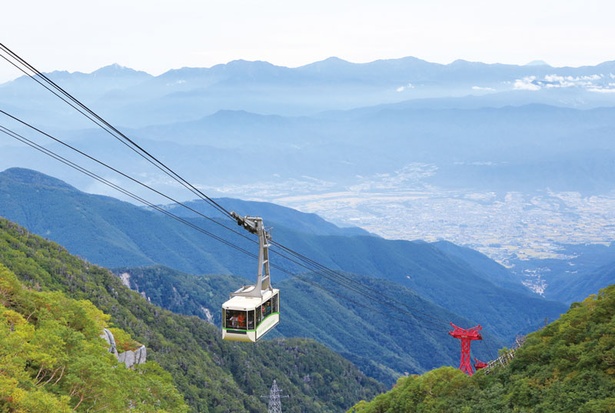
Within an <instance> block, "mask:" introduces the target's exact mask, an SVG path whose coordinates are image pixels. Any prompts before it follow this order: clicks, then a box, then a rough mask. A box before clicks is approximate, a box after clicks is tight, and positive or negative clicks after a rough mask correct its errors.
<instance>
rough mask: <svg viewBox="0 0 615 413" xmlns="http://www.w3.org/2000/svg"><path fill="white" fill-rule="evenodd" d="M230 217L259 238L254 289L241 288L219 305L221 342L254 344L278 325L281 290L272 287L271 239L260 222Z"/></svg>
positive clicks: (254, 218) (247, 286)
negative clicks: (222, 340)
mask: <svg viewBox="0 0 615 413" xmlns="http://www.w3.org/2000/svg"><path fill="white" fill-rule="evenodd" d="M232 215H233V217H234V218H235V219H236V220H237V222H238V223H239V224H240V225H242V226H243V227H244V228H245V229H247V230H248V231H250V232H251V233H253V234H256V235H257V236H258V241H259V251H258V273H257V277H256V284H255V285H246V286H243V287H241V288H240V289H238V290H237V291H235V292H233V293H231V297H230V299H229V300H227V301H226V302H224V304H222V338H223V339H224V340H230V341H251V342H256V341H258V340H259V339H261V338H262V337H263V336H264V335H265V334H267V333H268V332H269V331H271V330H272V329H273V328H274V327H275V326H276V325H277V324H278V323H279V322H280V290H278V289H276V288H273V287H272V285H271V274H270V272H269V239H270V235H269V233H268V232H267V231H265V228H264V225H263V220H262V218H259V217H240V216H239V215H237V214H235V213H234V212H233V213H232Z"/></svg>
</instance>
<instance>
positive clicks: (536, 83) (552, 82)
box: [513, 74, 615, 93]
mask: <svg viewBox="0 0 615 413" xmlns="http://www.w3.org/2000/svg"><path fill="white" fill-rule="evenodd" d="M609 77H610V78H611V79H613V78H614V76H613V74H609ZM513 87H514V89H516V90H540V89H543V88H544V89H564V88H573V87H574V88H580V89H585V90H588V91H590V92H600V93H610V92H611V91H612V90H613V88H614V87H615V83H613V82H610V83H608V82H607V81H606V80H605V76H604V75H598V74H596V75H587V76H562V75H556V74H551V75H545V76H544V77H543V78H542V79H538V78H537V77H536V76H527V77H524V78H523V79H517V80H515V83H514V85H513Z"/></svg>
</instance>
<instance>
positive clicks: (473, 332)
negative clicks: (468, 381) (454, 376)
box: [448, 323, 483, 376]
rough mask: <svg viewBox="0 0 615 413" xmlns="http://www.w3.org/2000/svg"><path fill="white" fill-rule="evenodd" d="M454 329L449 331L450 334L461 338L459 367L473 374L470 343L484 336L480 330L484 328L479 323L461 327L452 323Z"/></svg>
mask: <svg viewBox="0 0 615 413" xmlns="http://www.w3.org/2000/svg"><path fill="white" fill-rule="evenodd" d="M451 326H452V327H453V331H449V332H448V334H450V335H451V336H453V337H455V338H458V339H459V340H461V362H460V363H459V369H460V370H461V371H463V372H464V373H467V374H468V375H470V376H471V375H472V374H473V373H474V371H473V370H472V359H471V357H470V345H471V344H472V340H482V339H483V336H481V335H480V330H482V329H483V328H482V327H481V326H480V325H477V326H475V327H472V328H468V329H465V328H461V327H457V326H456V325H455V324H453V323H451Z"/></svg>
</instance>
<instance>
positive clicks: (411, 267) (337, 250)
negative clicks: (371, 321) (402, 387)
mask: <svg viewBox="0 0 615 413" xmlns="http://www.w3.org/2000/svg"><path fill="white" fill-rule="evenodd" d="M37 176H38V174H37V173H36V172H33V171H28V170H20V169H12V170H8V171H5V172H3V173H2V174H0V194H4V195H3V196H5V197H6V199H7V202H5V203H3V204H2V205H0V213H1V214H3V215H4V216H6V217H7V218H10V219H14V220H15V221H16V222H18V223H20V224H22V225H24V226H25V227H26V228H28V229H29V230H31V231H33V232H36V233H39V234H41V235H45V236H48V237H49V238H50V239H53V240H55V241H57V242H60V243H61V244H62V245H65V246H66V247H67V248H68V249H69V250H70V251H71V252H73V253H75V254H78V255H80V256H83V257H85V258H87V259H88V260H90V261H92V262H93V263H95V264H99V265H104V266H106V267H109V268H114V267H127V266H129V267H134V266H139V265H151V264H162V265H165V266H167V267H171V268H174V269H177V270H180V271H183V272H188V273H193V274H205V273H207V274H235V275H241V276H243V277H245V278H248V279H250V280H251V279H252V278H253V274H255V271H256V267H257V263H256V261H255V260H254V259H253V258H252V257H250V258H248V259H246V257H245V254H242V253H241V251H239V250H237V249H235V248H230V245H227V244H224V243H220V242H216V241H214V240H212V237H211V236H206V235H204V234H203V233H201V232H199V231H195V230H194V228H191V227H189V226H187V225H181V224H179V223H178V222H177V221H175V220H173V219H170V218H168V217H164V216H160V215H159V214H154V213H152V212H149V211H146V210H144V209H142V208H138V207H136V206H134V205H131V204H128V203H124V202H120V201H117V200H114V199H112V198H106V197H100V196H92V195H88V194H85V193H83V192H80V191H77V190H75V189H73V190H69V189H67V186H66V185H65V184H63V183H61V182H59V181H56V182H57V184H58V188H60V190H59V191H56V190H55V187H54V186H53V185H42V186H37V185H36V182H37V181H39V180H42V181H45V182H48V181H53V179H52V178H49V177H47V178H39V177H37ZM227 201H229V200H227ZM234 202H235V201H234ZM235 203H236V202H235ZM221 204H222V205H224V201H223V200H221ZM236 204H237V205H242V204H240V203H236ZM191 205H193V206H195V207H196V209H197V210H199V208H202V209H201V210H202V211H203V212H205V213H207V212H206V209H205V207H206V204H205V203H204V202H201V203H200V206H197V204H196V203H192V204H191ZM243 205H245V207H246V209H248V208H249V204H243ZM167 208H168V209H170V210H174V209H175V208H176V207H175V206H168V207H167ZM250 209H251V208H250ZM255 209H257V210H259V211H260V212H264V213H269V212H271V213H273V215H272V216H268V215H263V219H264V221H265V224H266V225H267V226H273V228H274V229H273V236H274V237H275V241H276V242H277V243H279V244H281V245H283V246H285V247H287V248H290V249H292V250H294V251H297V252H299V253H300V254H302V255H303V256H306V257H309V258H310V259H311V260H313V261H315V262H317V263H319V264H320V265H324V266H326V267H327V268H329V269H332V270H334V271H342V272H348V273H354V274H358V275H362V276H368V277H373V278H383V279H386V280H388V281H391V282H395V283H397V284H399V285H402V286H404V287H406V288H411V289H412V290H414V291H415V292H416V293H418V294H419V295H420V296H421V297H423V298H427V299H429V300H431V301H432V302H433V303H435V304H437V305H439V306H440V307H442V308H444V309H447V310H448V311H450V312H452V313H454V314H458V315H459V316H460V318H465V319H469V320H473V322H475V323H480V324H482V325H483V327H485V328H486V329H488V330H489V331H491V332H492V334H494V335H495V336H496V337H497V338H498V339H500V340H504V341H505V342H509V341H512V340H513V339H514V337H515V335H517V334H520V333H524V332H526V331H528V330H530V329H532V328H535V326H536V325H539V324H542V323H543V321H544V319H545V318H546V317H548V318H550V319H555V318H557V317H558V316H559V314H561V313H562V312H563V311H564V310H565V306H563V305H561V304H559V303H555V302H549V301H546V300H544V299H541V298H540V297H537V296H535V295H533V294H531V293H530V292H529V291H525V290H520V289H519V288H518V287H516V288H515V289H514V290H510V289H508V288H504V287H501V286H498V285H497V284H496V283H494V282H493V280H490V279H489V278H488V277H486V276H485V274H484V273H482V272H480V271H477V270H476V265H474V266H473V265H470V264H468V262H467V261H464V260H461V259H460V258H459V253H458V252H456V253H455V254H454V255H450V256H449V255H448V253H447V252H446V251H445V250H443V249H439V248H438V247H437V245H435V246H434V245H432V244H427V243H424V242H408V241H391V240H385V239H381V238H378V237H373V236H354V235H351V236H345V235H340V234H344V232H345V230H340V231H332V230H331V226H330V224H328V223H327V224H324V223H323V222H322V221H319V220H315V219H314V216H313V215H306V214H301V213H296V212H291V211H290V210H288V209H282V210H286V211H287V212H286V214H287V215H288V216H292V217H293V218H292V219H287V218H285V219H283V220H281V222H282V223H281V224H279V225H278V224H277V222H278V221H277V220H276V218H277V216H278V215H280V216H282V214H280V213H279V211H280V210H281V209H280V207H277V208H274V207H272V206H270V207H268V208H264V207H263V204H257V205H255ZM73 211H77V212H78V213H74V212H73ZM238 212H239V211H238ZM248 212H249V213H250V214H251V211H245V212H242V214H245V215H248ZM304 219H306V221H305V222H306V223H305V224H297V223H295V224H293V222H292V221H302V220H304ZM190 222H191V223H193V224H196V225H197V226H198V227H200V228H204V229H205V230H207V231H208V232H209V233H211V234H214V236H216V237H219V238H221V239H224V240H228V241H230V242H231V244H232V246H236V247H237V248H240V249H242V250H244V251H249V252H256V250H257V247H256V245H255V244H254V241H253V240H251V239H247V238H245V237H244V236H243V235H244V234H243V233H234V232H231V231H229V230H228V229H229V228H224V227H221V226H219V225H217V223H222V224H225V225H231V226H232V229H233V230H235V228H238V227H237V226H236V225H235V223H233V222H231V221H229V220H227V221H216V222H211V221H209V220H206V219H204V218H201V217H199V218H193V219H191V221H190ZM229 223H230V224H229ZM286 225H291V226H293V227H296V228H302V229H304V230H309V229H311V228H314V226H317V227H318V228H321V229H319V230H318V231H314V230H311V232H312V233H306V232H297V231H296V230H294V228H288V227H287V226H286ZM239 229H240V228H239ZM314 232H316V234H317V235H314V234H313V233H314ZM333 232H337V234H336V235H318V234H331V233H333ZM274 247H275V246H274ZM274 247H272V260H275V265H276V268H275V269H274V271H275V274H274V277H275V279H276V280H281V279H284V278H286V277H288V276H290V275H292V274H296V273H303V272H306V271H310V270H312V269H314V267H312V266H307V267H306V266H305V265H299V264H303V263H301V262H297V260H288V259H286V257H287V256H288V254H287V252H286V251H283V250H280V249H275V248H274ZM274 257H275V258H274ZM469 259H470V258H468V260H469ZM474 260H475V259H474ZM493 266H494V267H496V266H497V265H496V264H493ZM498 267H499V271H504V269H503V267H501V266H498Z"/></svg>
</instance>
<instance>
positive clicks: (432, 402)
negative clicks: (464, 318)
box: [349, 285, 615, 413]
mask: <svg viewBox="0 0 615 413" xmlns="http://www.w3.org/2000/svg"><path fill="white" fill-rule="evenodd" d="M506 351H509V350H508V349H502V350H501V352H506ZM349 412H352V413H394V412H421V413H431V412H434V413H435V412H441V413H444V412H446V413H454V412H460V413H462V412H463V413H465V412H473V413H476V412H484V413H492V412H536V413H539V412H540V413H542V412H544V413H547V412H578V413H613V412H615V285H611V286H610V287H607V288H605V289H603V290H601V291H600V292H599V293H598V294H596V295H592V296H590V297H588V298H587V299H585V300H584V301H583V302H580V303H574V304H572V305H571V307H570V309H569V311H568V312H566V313H565V314H563V315H562V316H561V318H559V319H558V320H557V321H555V322H553V323H551V324H549V325H547V326H546V327H544V328H543V329H541V330H539V331H536V332H534V333H532V334H529V335H528V336H527V339H526V340H525V343H524V344H523V345H522V346H521V347H519V348H518V349H517V350H516V351H515V353H514V358H513V359H512V361H510V363H508V364H506V365H504V366H495V367H493V368H490V369H489V370H479V371H478V372H476V373H475V374H474V375H473V376H468V375H466V374H464V373H462V372H461V371H460V370H459V369H456V368H452V367H442V368H438V369H435V370H432V371H430V372H428V373H425V374H423V375H415V376H408V377H402V378H400V379H399V380H398V382H397V384H396V386H395V387H394V388H393V389H392V390H391V391H389V392H387V393H385V394H382V395H379V396H377V397H376V398H375V399H373V400H372V401H370V402H366V401H362V402H360V403H358V404H356V405H355V406H354V407H353V408H351V409H350V410H349Z"/></svg>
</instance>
